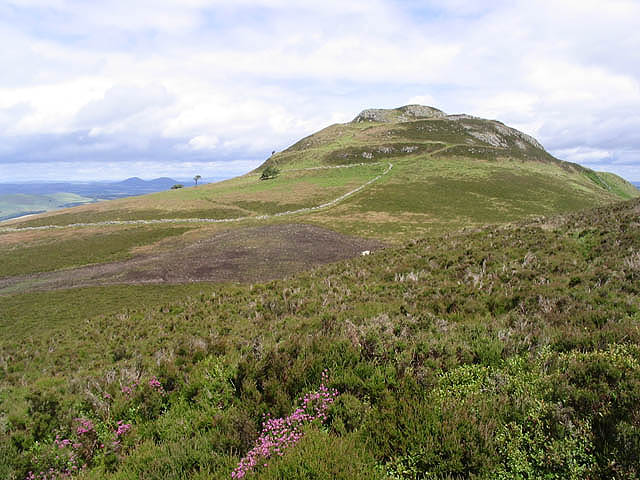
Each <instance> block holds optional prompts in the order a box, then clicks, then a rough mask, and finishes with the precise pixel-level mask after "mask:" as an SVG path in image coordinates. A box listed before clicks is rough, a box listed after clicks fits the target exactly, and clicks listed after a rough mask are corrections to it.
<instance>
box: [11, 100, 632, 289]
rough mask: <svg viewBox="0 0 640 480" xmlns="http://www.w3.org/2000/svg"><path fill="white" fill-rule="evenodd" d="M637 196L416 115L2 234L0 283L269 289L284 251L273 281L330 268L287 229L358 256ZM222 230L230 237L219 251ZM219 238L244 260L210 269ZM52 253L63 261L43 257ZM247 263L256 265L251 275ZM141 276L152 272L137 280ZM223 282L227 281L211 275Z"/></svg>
mask: <svg viewBox="0 0 640 480" xmlns="http://www.w3.org/2000/svg"><path fill="white" fill-rule="evenodd" d="M270 165H273V166H276V167H277V168H278V169H280V170H281V173H280V175H278V176H277V177H276V178H273V179H270V180H260V174H261V172H262V171H263V170H264V169H265V168H266V167H268V166H270ZM169 180H170V179H169ZM128 183H139V182H138V181H137V180H136V179H130V180H129V181H128ZM639 194H640V191H638V190H637V189H636V188H634V187H633V186H632V185H631V184H629V183H628V182H626V181H624V180H623V179H621V178H620V177H618V176H616V175H613V174H609V173H602V172H595V171H593V170H589V169H587V168H584V167H582V166H580V165H576V164H573V163H568V162H563V161H561V160H558V159H556V158H554V157H553V156H551V155H550V154H549V153H548V152H546V151H545V150H544V148H543V147H542V145H541V144H540V143H539V142H537V141H536V140H535V139H533V138H531V137H530V136H528V135H525V134H524V133H521V132H519V131H517V130H515V129H512V128H510V127H508V126H506V125H504V124H502V123H500V122H498V121H494V120H483V119H479V118H475V117H471V116H468V115H446V114H445V113H444V112H442V111H440V110H437V109H434V108H431V107H423V106H415V105H414V106H406V107H401V108H398V109H392V110H380V109H377V110H365V111H363V112H362V113H360V114H359V115H357V116H356V117H355V118H354V120H353V121H352V122H349V123H346V124H339V125H332V126H329V127H327V128H325V129H323V130H321V131H319V132H317V133H315V134H313V135H311V136H309V137H307V138H304V139H302V140H300V141H299V142H297V143H295V144H294V145H292V146H291V147H290V148H288V149H286V150H285V151H282V152H279V153H276V154H275V155H273V156H272V157H270V158H269V159H268V160H266V162H265V163H264V164H263V165H262V166H261V167H260V168H258V169H256V170H255V171H253V172H249V173H247V174H246V175H243V176H240V177H237V178H234V179H231V180H227V181H223V182H218V183H215V184H207V185H198V186H197V187H195V186H193V187H189V188H183V189H179V190H165V191H162V192H159V193H154V194H149V195H143V196H139V197H132V198H123V199H116V200H112V201H109V202H100V203H96V204H90V205H83V206H78V207H74V208H72V209H66V210H61V211H57V212H51V213H48V214H43V215H38V216H34V217H29V218H27V219H18V220H15V221H12V222H8V223H5V227H4V231H3V232H0V234H2V238H3V243H2V245H1V246H0V260H1V261H2V262H3V264H4V265H5V268H4V272H3V274H0V277H5V278H6V277H9V276H11V277H16V278H14V279H13V280H6V281H4V283H5V288H11V289H15V288H18V285H23V286H24V288H27V287H28V286H29V285H34V282H35V283H37V284H38V285H44V284H49V285H51V284H57V285H60V286H63V285H69V282H66V281H63V282H62V283H59V281H60V279H61V278H62V277H65V276H67V277H70V276H73V275H75V274H76V273H77V274H79V275H82V276H83V278H86V275H87V274H89V273H88V272H87V271H86V270H82V271H75V270H74V271H73V272H72V271H64V272H62V273H60V274H59V275H57V276H56V275H54V276H51V275H45V276H44V277H42V276H39V277H37V278H35V277H33V276H29V277H21V275H22V276H24V275H34V274H37V273H39V272H49V271H52V270H61V269H66V268H71V267H73V268H82V267H83V266H85V265H93V264H102V263H105V262H124V263H120V264H118V265H115V264H114V265H110V266H109V267H108V268H109V269H114V268H116V266H117V269H116V270H112V271H113V272H114V273H113V275H111V276H109V281H110V282H111V281H116V279H118V278H120V280H121V281H125V282H126V281H136V282H142V281H145V282H146V281H155V282H161V281H173V282H183V281H203V280H215V281H217V280H219V279H220V278H228V279H234V280H242V279H245V280H256V279H264V280H266V279H271V278H274V276H273V274H272V272H270V268H269V267H268V263H269V262H268V260H267V259H269V258H280V253H279V252H281V251H292V252H293V251H298V252H300V255H299V257H298V258H296V260H295V261H292V262H285V264H286V265H288V266H289V268H286V269H278V272H279V273H278V274H279V275H288V274H290V273H293V272H295V271H298V270H299V269H301V268H308V266H309V265H311V264H315V263H317V262H319V261H320V260H319V259H320V258H322V259H323V260H322V262H327V261H332V260H338V259H340V258H341V256H340V255H338V253H337V251H336V250H334V249H331V248H326V249H324V248H323V247H321V246H319V245H318V244H314V245H315V246H314V248H315V250H314V251H317V250H318V249H323V250H326V252H324V253H323V254H322V255H316V254H312V253H310V252H311V251H312V250H310V249H305V248H301V249H299V250H298V247H297V246H299V245H300V243H299V242H300V240H301V239H302V238H305V237H308V236H307V235H306V233H304V230H300V229H299V228H298V227H289V225H290V224H292V225H300V224H306V225H313V226H314V227H315V228H316V230H315V232H316V233H318V232H321V231H322V232H323V233H322V234H320V233H318V235H316V237H317V238H323V237H326V238H329V237H330V236H332V235H335V234H339V235H342V236H343V237H341V238H340V240H339V241H338V240H336V241H337V242H338V243H340V244H343V245H350V247H349V248H348V249H347V251H356V250H357V248H356V246H357V245H360V244H363V243H362V242H361V240H358V238H360V239H362V238H366V239H370V240H376V241H378V242H379V243H381V244H385V245H390V244H399V243H403V242H406V241H407V240H409V239H412V238H416V237H419V236H432V237H433V236H438V235H440V234H442V233H445V232H450V231H455V230H457V229H460V228H470V227H476V226H481V225H484V224H486V223H495V224H503V223H508V222H513V221H518V220H521V219H524V218H533V217H536V216H539V215H552V214H555V213H561V212H570V211H576V210H579V209H583V208H589V207H594V206H598V205H604V204H608V203H612V202H616V201H619V200H623V199H628V198H632V197H634V196H637V195H639ZM268 226H272V227H274V228H266V229H263V230H259V231H262V232H265V234H264V236H263V237H262V238H261V239H260V240H256V241H255V242H253V244H252V245H253V246H251V247H249V245H251V241H250V240H249V239H250V238H251V232H253V231H256V230H253V229H256V228H258V229H260V228H265V227H268ZM275 226H279V227H278V228H275ZM59 227H66V228H59ZM11 229H13V230H11ZM0 230H3V229H2V228H0ZM230 230H238V233H237V234H234V236H233V237H225V235H226V234H227V233H226V232H229V231H230ZM216 238H218V239H220V242H221V244H225V245H226V242H227V240H226V239H228V238H236V239H240V238H242V239H243V240H242V241H241V244H242V245H243V247H242V248H239V249H236V250H234V249H233V248H227V247H226V246H225V247H224V248H221V249H217V250H216V252H217V254H216V255H215V256H213V255H212V250H211V245H212V244H213V243H211V242H214V243H215V242H216V241H217V240H215V239H216ZM201 240H204V241H205V243H201ZM207 242H209V243H207ZM309 242H310V244H311V243H314V241H313V240H309ZM185 247H188V251H189V252H191V253H190V255H192V258H195V259H198V260H197V261H196V263H195V264H193V269H192V270H191V272H189V271H188V269H186V268H183V267H181V266H179V265H176V262H175V261H174V259H175V258H180V257H181V256H182V252H183V251H185V250H184V249H185ZM52 248H53V249H56V250H57V251H59V252H60V254H59V255H56V256H51V255H50V251H51V249H52ZM216 248H217V247H216ZM364 249H367V248H364ZM302 252H307V253H304V254H303V253H302ZM331 252H333V253H331ZM332 255H333V256H332ZM256 256H257V257H260V258H262V259H263V260H260V261H256ZM314 259H315V260H314ZM149 262H155V267H153V268H151V269H150V268H147V267H144V265H148V264H149ZM273 263H274V262H272V264H273ZM258 265H262V266H260V267H259V268H257V266H258ZM232 266H233V267H232ZM227 267H228V268H227ZM263 267H264V268H263ZM92 268H93V267H92ZM105 268H106V267H105ZM118 269H119V270H118ZM229 269H233V270H234V271H235V273H234V274H233V275H231V276H228V275H226V274H224V275H222V276H221V275H219V272H223V271H227V270H229ZM94 270H95V268H94ZM94 270H91V272H93V273H90V275H89V276H90V277H93V276H94V274H96V271H94ZM177 272H182V273H180V274H179V275H178V274H177ZM207 272H208V273H207ZM256 272H262V276H258V277H256ZM97 278H101V277H100V275H98V277H97ZM87 281H88V280H87ZM93 281H94V280H91V282H93ZM105 281H107V279H106V278H105ZM91 282H89V284H93V283H91ZM71 283H72V284H74V285H75V284H77V282H75V281H73V282H71ZM9 285H10V286H9ZM20 288H23V287H20Z"/></svg>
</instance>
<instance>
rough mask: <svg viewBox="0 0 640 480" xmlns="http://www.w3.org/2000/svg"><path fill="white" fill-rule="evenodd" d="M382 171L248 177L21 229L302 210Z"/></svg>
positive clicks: (70, 213)
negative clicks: (292, 209)
mask: <svg viewBox="0 0 640 480" xmlns="http://www.w3.org/2000/svg"><path fill="white" fill-rule="evenodd" d="M384 168H385V166H384V165H369V166H354V167H351V168H336V169H321V170H311V171H283V172H282V173H281V174H280V175H279V176H278V177H277V178H275V179H271V180H267V181H261V180H259V176H258V175H249V174H248V175H244V176H241V177H237V178H234V179H231V180H227V181H224V182H220V183H216V184H207V185H201V186H198V187H192V188H183V189H179V190H169V191H165V192H159V193H154V194H150V195H145V196H142V197H133V198H129V199H121V200H113V201H110V202H103V203H101V204H99V205H95V206H92V207H91V208H84V209H74V210H71V211H67V212H63V213H58V214H54V215H48V216H46V217H42V218H37V219H29V220H26V221H24V222H22V223H20V226H42V225H70V224H74V223H95V222H104V221H109V220H152V219H162V218H215V219H226V218H238V217H245V216H252V215H254V216H255V215H263V214H265V213H277V212H283V211H287V210H290V209H291V208H290V205H292V204H295V205H296V206H299V207H300V208H302V207H312V206H315V205H318V204H322V203H325V202H328V201H330V200H332V199H334V198H336V197H339V196H340V195H342V194H344V193H346V192H347V191H349V190H351V189H353V188H356V187H358V186H360V185H361V184H363V183H365V182H367V181H368V180H370V179H371V178H373V177H375V176H376V175H378V174H380V173H381V172H382V171H383V169H384ZM292 200H295V202H292ZM278 204H280V205H281V206H280V208H278ZM252 205H253V206H255V207H256V209H255V210H254V209H252V208H251V206H252ZM265 205H266V207H265Z"/></svg>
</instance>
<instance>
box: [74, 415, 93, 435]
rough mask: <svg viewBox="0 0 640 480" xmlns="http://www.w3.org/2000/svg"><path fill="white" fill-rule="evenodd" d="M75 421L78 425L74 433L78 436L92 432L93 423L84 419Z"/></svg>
mask: <svg viewBox="0 0 640 480" xmlns="http://www.w3.org/2000/svg"><path fill="white" fill-rule="evenodd" d="M76 421H77V422H79V423H80V425H78V428H77V429H76V432H77V433H78V435H84V434H85V433H89V432H92V431H93V428H94V427H93V422H92V421H91V420H87V419H85V418H76Z"/></svg>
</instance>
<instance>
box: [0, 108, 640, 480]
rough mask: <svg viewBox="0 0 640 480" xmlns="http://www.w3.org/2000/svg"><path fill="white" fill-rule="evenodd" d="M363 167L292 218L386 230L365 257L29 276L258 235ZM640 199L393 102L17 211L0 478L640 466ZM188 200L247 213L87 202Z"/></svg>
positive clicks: (630, 472) (429, 475) (536, 473)
mask: <svg viewBox="0 0 640 480" xmlns="http://www.w3.org/2000/svg"><path fill="white" fill-rule="evenodd" d="M388 164H393V169H388V168H389V167H388ZM270 165H272V166H273V167H274V168H278V169H280V171H281V173H280V175H279V176H278V177H276V178H274V179H271V180H269V181H267V182H261V181H260V180H259V176H260V175H261V172H262V171H263V170H264V169H266V168H267V167H268V166H270ZM385 171H386V172H387V173H386V174H384V175H383V172H385ZM371 179H376V181H375V182H371ZM365 182H371V183H369V184H367V185H366V188H362V189H361V190H358V191H357V192H356V193H354V194H353V195H351V196H348V197H346V198H345V199H344V200H343V201H341V202H338V203H335V204H334V205H332V206H331V207H330V208H325V209H319V210H314V211H307V212H304V213H300V214H295V215H294V218H295V221H296V222H299V223H305V224H311V225H314V227H313V228H311V227H309V230H307V231H309V232H313V233H314V235H322V233H321V232H322V228H326V227H331V229H332V230H335V232H333V233H332V235H339V234H342V235H347V234H349V235H358V236H361V237H368V238H370V239H376V241H378V242H384V243H385V244H386V248H379V247H377V248H372V249H371V251H372V253H371V255H367V256H360V255H354V256H353V257H352V258H349V259H346V260H344V259H343V260H342V261H340V262H337V263H328V264H326V265H318V266H315V267H314V268H310V265H311V264H312V263H314V262H311V263H304V262H301V263H300V266H299V267H295V268H294V269H292V270H283V271H282V274H281V275H275V277H274V276H271V277H269V276H267V275H266V274H262V273H260V274H257V275H255V276H249V275H248V274H247V278H246V279H245V281H240V282H236V283H229V282H226V283H207V282H203V281H199V282H197V283H196V282H188V281H185V282H181V283H177V284H168V283H163V282H155V283H153V282H137V284H131V283H130V282H129V283H127V278H128V277H126V276H124V277H122V279H121V282H120V283H121V284H119V283H118V282H115V283H114V284H109V285H93V286H86V287H80V288H73V289H69V288H46V289H40V290H38V289H35V288H33V287H34V285H35V284H34V283H33V281H35V280H34V278H32V277H28V275H36V274H39V273H40V272H45V271H52V272H54V273H59V274H64V273H65V272H67V274H69V275H72V272H73V271H75V270H70V268H71V267H74V268H75V267H78V266H83V265H85V266H86V265H87V264H90V263H95V264H105V265H106V263H105V262H113V261H115V260H118V261H122V260H123V259H126V258H134V259H135V258H138V257H137V256H138V255H142V254H143V253H144V252H148V251H152V252H154V254H155V253H157V252H158V251H162V252H165V253H166V254H167V255H172V254H177V253H175V252H178V251H183V250H185V251H186V250H188V249H190V248H194V249H197V248H199V247H198V245H203V244H205V243H206V240H207V239H210V238H212V235H214V234H215V235H218V234H221V232H222V233H224V232H231V233H233V235H232V237H233V238H236V239H237V238H244V237H242V235H241V232H243V231H258V232H263V233H262V234H260V235H254V236H253V237H252V240H250V239H248V238H245V239H244V240H243V242H245V246H246V250H247V251H248V250H252V251H256V252H260V251H261V250H260V248H261V243H260V242H261V241H262V242H263V243H264V242H266V241H267V240H268V238H267V235H265V234H264V232H267V231H270V230H269V229H275V230H277V231H278V232H281V231H282V230H281V229H282V228H283V227H285V226H286V225H287V222H290V221H291V219H290V218H288V217H286V216H280V217H278V216H274V217H267V215H274V214H278V213H281V212H286V211H287V210H294V209H296V208H298V209H299V208H307V207H312V206H314V205H319V204H322V203H326V202H328V201H330V200H331V199H335V198H336V197H339V196H340V195H344V194H345V193H348V192H350V191H352V190H354V189H356V188H359V187H360V186H362V185H363V184H365ZM636 196H638V192H637V191H636V190H634V189H633V187H631V186H630V185H629V184H627V183H626V182H624V181H623V180H622V179H620V178H619V177H616V176H614V175H610V174H604V173H599V172H598V173H597V172H593V171H591V170H588V169H585V168H583V167H580V166H578V165H574V164H567V163H566V162H561V161H559V160H557V159H554V158H553V157H552V156H551V155H549V154H548V153H546V152H545V151H544V149H543V148H542V147H541V146H540V145H539V144H538V143H537V142H536V141H535V140H533V139H531V138H530V137H527V136H525V135H524V134H521V133H520V132H517V131H513V130H512V129H509V128H508V127H506V126H504V125H502V124H500V123H499V122H489V121H484V120H480V119H475V118H473V117H467V116H455V117H452V116H446V115H445V114H444V113H442V112H440V111H438V110H435V109H429V108H427V107H416V106H409V107H404V108H401V109H395V110H375V111H365V112H363V113H362V114H360V115H359V116H358V117H356V119H355V120H354V122H352V123H349V124H344V125H334V126H331V127H329V128H328V129H325V130H323V131H321V132H319V133H317V134H315V135H313V136H311V137H308V138H306V139H303V140H301V141H300V142H298V143H297V144H295V145H293V146H292V147H291V148H290V149H287V150H285V151H283V152H280V153H278V154H274V155H273V156H272V157H270V158H269V160H268V161H267V162H266V164H265V165H263V167H261V168H260V169H258V170H257V171H256V172H252V173H250V174H247V175H246V176H243V177H239V178H238V179H233V180H230V181H228V182H221V183H220V184H214V185H200V186H198V187H197V188H194V187H192V188H183V189H179V190H174V191H168V192H163V193H161V194H154V195H150V196H145V197H140V198H138V199H129V200H117V201H114V202H109V203H108V204H102V205H100V204H98V205H92V206H90V207H79V208H78V209H72V210H68V211H66V212H62V213H59V214H55V215H53V214H49V215H44V216H42V217H36V218H32V219H28V220H23V221H21V222H13V223H12V228H14V229H13V230H5V231H3V232H0V239H2V245H1V247H2V250H1V251H0V255H2V256H3V257H2V258H4V259H6V260H7V262H8V263H6V264H7V265H10V271H8V272H6V273H5V272H4V271H3V272H2V275H0V277H5V278H0V280H3V281H7V282H8V280H7V279H10V278H11V277H10V276H16V275H23V276H24V278H22V277H21V278H22V279H21V282H20V283H15V284H14V288H13V290H10V291H9V290H7V291H3V292H2V295H0V459H1V461H0V478H8V479H16V480H17V479H20V480H21V479H25V478H29V479H38V480H43V479H44V478H48V479H51V478H69V477H73V478H82V479H113V480H115V479H130V478H145V479H169V478H195V479H198V478H200V479H205V478H206V479H209V478H226V479H230V478H256V479H258V478H259V479H281V478H287V479H289V478H290V479H308V478H316V479H356V478H358V479H359V478H373V479H412V480H413V479H451V478H476V479H496V478H497V479H537V478H540V479H583V478H593V479H596V478H607V479H609V478H615V479H635V478H638V476H639V475H640V463H639V460H638V459H639V458H640V365H639V362H640V327H639V325H640V220H639V218H640V199H637V198H635V199H634V198H633V197H636ZM625 199H626V200H625ZM622 200H624V201H622ZM197 212H201V213H202V214H203V215H205V216H203V217H201V218H215V216H216V215H221V216H224V215H226V216H227V218H232V217H234V216H237V215H241V216H244V217H250V218H247V219H243V220H242V221H238V222H229V223H226V224H222V223H221V224H206V223H204V222H202V223H198V222H185V223H180V222H175V225H174V224H172V223H161V224H153V223H151V224H146V223H145V224H142V223H141V224H137V223H136V224H130V225H121V224H109V223H105V224H104V225H103V224H97V223H96V222H98V221H104V222H109V221H110V220H114V219H118V218H127V219H129V220H133V221H139V220H149V219H157V218H175V219H177V220H179V219H180V218H183V219H184V218H194V217H196V218H197V217H199V216H200V215H196V214H195V213H197ZM168 215H171V217H169V216H168ZM253 217H255V218H253ZM78 221H88V222H89V223H91V222H92V223H93V224H92V225H89V226H75V227H74V226H69V225H70V224H73V223H76V222H78ZM257 225H262V226H261V227H259V228H261V230H251V229H256V228H258V227H257ZM53 226H55V228H54V227H53ZM25 227H27V228H25ZM29 227H33V228H34V229H28V228H29ZM229 235H231V234H229ZM300 238H301V239H300V242H301V243H300V244H301V245H302V244H303V243H305V242H308V237H304V236H303V237H300ZM326 238H332V239H334V240H335V241H336V243H339V242H338V240H340V241H342V240H344V239H343V238H342V237H340V238H338V237H335V236H334V237H326ZM344 238H346V237H344ZM286 241H287V240H286V237H282V236H280V237H278V240H277V242H275V243H274V245H276V244H277V245H282V244H285V243H286ZM344 241H345V242H346V240H344ZM87 245H88V246H87ZM345 245H346V243H345ZM358 245H359V244H358ZM362 245H364V244H362ZM109 246H111V248H109ZM340 248H341V249H342V247H340ZM367 248H368V247H367ZM56 249H57V250H58V251H59V252H60V255H50V258H48V257H47V255H46V252H55V251H57V250H56ZM295 250H296V251H299V252H304V249H302V248H300V249H297V247H296V249H295ZM194 251H197V250H194ZM292 251H293V250H292ZM172 252H174V253H172ZM240 253H241V252H240V251H239V250H235V251H232V254H233V255H235V256H236V257H237V256H238V255H240ZM232 254H229V257H228V258H229V259H231V258H232V257H233V255H232ZM10 258H14V259H15V260H14V261H13V263H11V262H10V261H9V259H10ZM330 260H331V259H330V258H329V257H323V260H322V261H319V262H315V263H317V264H320V263H327V261H328V262H330ZM225 261H226V260H225ZM296 271H297V272H298V273H294V272H296ZM240 272H242V270H240ZM247 272H248V271H247ZM252 272H253V270H252ZM278 277H284V278H278ZM267 278H276V279H275V280H271V281H266V279H267ZM32 280H33V281H32ZM199 280H206V277H203V278H199ZM30 282H31V283H30ZM9 283H10V282H9Z"/></svg>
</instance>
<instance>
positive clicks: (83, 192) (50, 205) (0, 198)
mask: <svg viewBox="0 0 640 480" xmlns="http://www.w3.org/2000/svg"><path fill="white" fill-rule="evenodd" d="M177 183H179V182H177V181H176V180H174V179H172V178H167V177H162V178H156V179H153V180H142V179H141V178H138V177H131V178H127V179H126V180H123V181H121V182H90V183H73V182H57V183H3V184H0V221H2V220H8V219H10V218H16V217H21V216H24V215H29V214H35V213H43V212H49V211H52V210H57V209H60V208H67V207H73V206H77V205H84V204H87V203H94V202H98V201H100V200H113V199H115V198H123V197H131V196H136V195H144V194H147V193H154V192H160V191H163V190H168V189H170V188H171V187H172V186H173V185H175V184H177Z"/></svg>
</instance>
